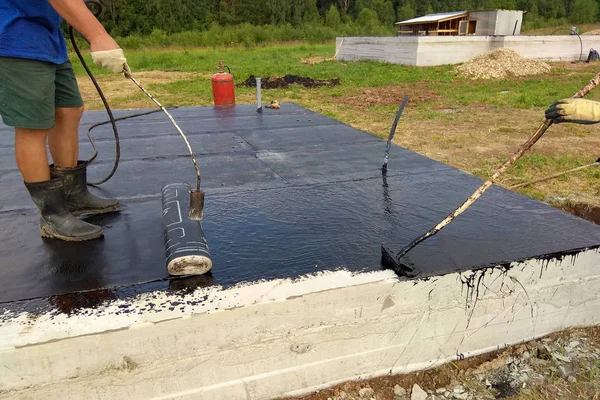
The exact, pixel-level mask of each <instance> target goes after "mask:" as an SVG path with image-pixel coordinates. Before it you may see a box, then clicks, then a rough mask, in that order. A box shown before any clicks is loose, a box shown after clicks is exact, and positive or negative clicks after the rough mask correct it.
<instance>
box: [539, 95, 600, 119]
mask: <svg viewBox="0 0 600 400" xmlns="http://www.w3.org/2000/svg"><path fill="white" fill-rule="evenodd" d="M546 118H547V119H551V120H552V122H554V123H560V122H574V123H576V124H596V123H598V122H600V103H599V102H597V101H592V100H586V99H563V100H559V101H557V102H555V103H554V104H552V105H551V106H550V108H548V109H547V110H546Z"/></svg>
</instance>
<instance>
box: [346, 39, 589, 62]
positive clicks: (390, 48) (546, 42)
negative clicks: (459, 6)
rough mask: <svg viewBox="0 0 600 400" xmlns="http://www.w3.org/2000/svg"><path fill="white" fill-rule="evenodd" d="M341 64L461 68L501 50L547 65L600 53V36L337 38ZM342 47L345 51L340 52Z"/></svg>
mask: <svg viewBox="0 0 600 400" xmlns="http://www.w3.org/2000/svg"><path fill="white" fill-rule="evenodd" d="M336 44H337V47H336V51H337V52H338V54H337V59H338V60H347V61H357V60H377V61H384V62H389V63H394V64H402V65H416V66H434V65H446V64H460V63H463V62H466V61H468V60H470V59H472V58H473V57H475V56H477V55H479V54H483V53H486V52H488V51H491V50H495V49H498V48H508V49H512V50H514V51H516V52H517V53H518V54H520V55H521V56H523V57H526V58H533V59H539V60H543V61H575V60H578V59H579V58H580V55H581V54H582V44H583V54H582V56H583V59H586V58H587V54H588V52H589V51H590V49H591V48H594V49H600V35H584V36H581V42H580V41H579V37H577V36H571V35H555V36H446V37H444V36H436V37H432V36H429V37H424V36H411V37H346V38H337V41H336ZM340 45H341V48H340Z"/></svg>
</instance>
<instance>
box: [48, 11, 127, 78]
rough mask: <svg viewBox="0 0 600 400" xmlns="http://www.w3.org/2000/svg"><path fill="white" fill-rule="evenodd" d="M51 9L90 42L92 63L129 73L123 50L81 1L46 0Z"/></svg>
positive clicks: (113, 70) (118, 71)
mask: <svg viewBox="0 0 600 400" xmlns="http://www.w3.org/2000/svg"><path fill="white" fill-rule="evenodd" d="M48 2H49V3H50V5H51V6H52V8H54V9H55V10H56V12H57V13H58V14H59V15H60V16H61V17H63V19H64V20H65V21H67V22H68V23H69V24H70V25H71V26H72V27H73V28H74V29H75V30H77V31H78V32H79V33H81V34H82V35H83V37H85V38H86V39H87V41H88V42H90V52H91V55H92V59H93V60H94V63H95V64H96V65H98V66H101V67H104V68H106V69H108V70H110V71H112V72H114V73H120V72H123V71H124V70H125V71H127V72H129V73H130V72H131V71H130V69H129V66H128V65H127V60H126V59H125V55H124V54H123V50H122V49H121V48H120V47H119V45H118V44H117V42H115V40H114V39H113V38H112V37H111V36H110V35H109V34H108V32H106V29H104V27H103V26H102V24H101V23H100V21H98V19H97V18H96V17H95V16H94V14H92V12H91V11H90V10H89V9H88V7H87V5H86V4H85V3H84V2H83V0H48Z"/></svg>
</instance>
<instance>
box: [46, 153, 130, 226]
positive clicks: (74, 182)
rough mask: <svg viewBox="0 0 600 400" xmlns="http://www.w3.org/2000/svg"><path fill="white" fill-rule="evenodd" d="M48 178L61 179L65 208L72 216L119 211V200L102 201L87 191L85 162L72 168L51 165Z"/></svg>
mask: <svg viewBox="0 0 600 400" xmlns="http://www.w3.org/2000/svg"><path fill="white" fill-rule="evenodd" d="M50 176H51V177H52V178H61V179H62V181H63V183H64V185H65V195H66V196H67V208H68V209H69V211H70V212H71V213H72V214H73V215H81V214H105V213H109V212H113V211H117V210H118V209H119V200H116V199H103V198H100V197H97V196H94V195H93V194H91V193H90V192H89V191H88V188H87V163H86V162H85V161H79V162H78V163H77V166H76V167H73V168H63V167H55V166H54V165H51V166H50Z"/></svg>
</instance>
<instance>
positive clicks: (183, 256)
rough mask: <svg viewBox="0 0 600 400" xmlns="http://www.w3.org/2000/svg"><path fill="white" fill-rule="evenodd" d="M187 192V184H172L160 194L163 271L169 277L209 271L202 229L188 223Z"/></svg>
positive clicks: (208, 256)
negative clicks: (163, 243)
mask: <svg viewBox="0 0 600 400" xmlns="http://www.w3.org/2000/svg"><path fill="white" fill-rule="evenodd" d="M190 190H191V186H190V185H188V184H187V183H173V184H170V185H167V186H165V187H164V188H163V190H162V209H163V213H162V222H163V228H164V234H165V248H166V260H167V270H168V271H169V274H171V275H202V274H206V273H207V272H208V271H210V269H211V268H212V260H211V259H210V252H209V249H208V243H207V241H206V237H205V235H204V230H203V229H202V225H201V224H200V221H194V220H191V219H189V201H190Z"/></svg>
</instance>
